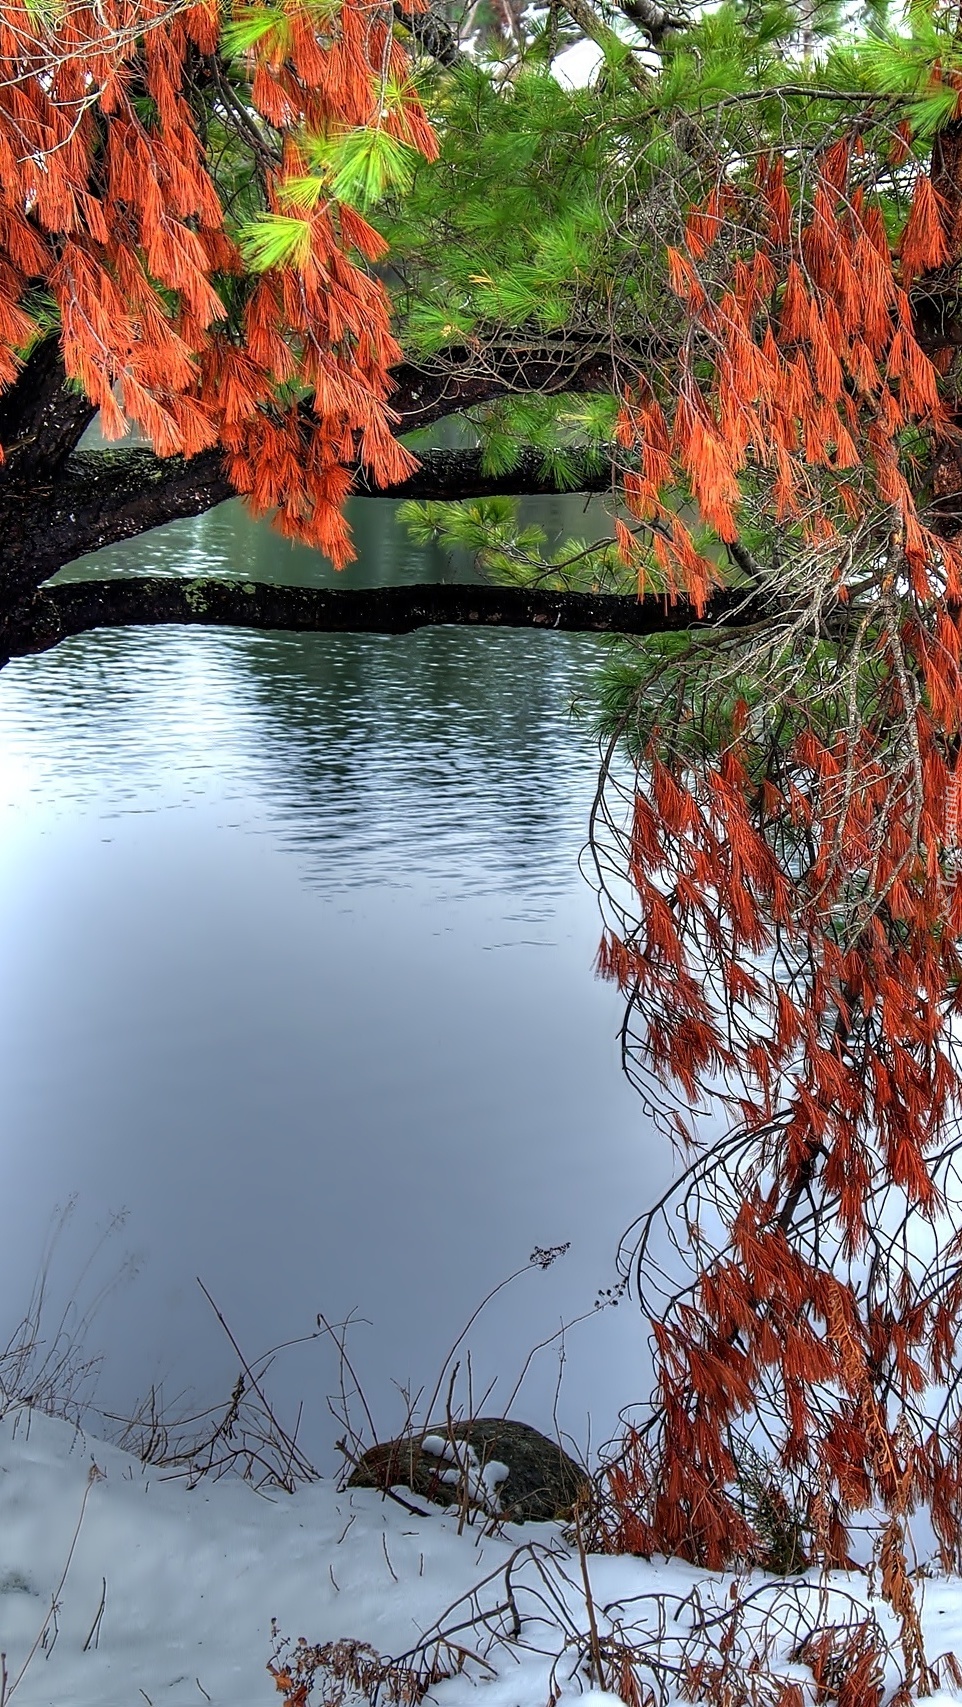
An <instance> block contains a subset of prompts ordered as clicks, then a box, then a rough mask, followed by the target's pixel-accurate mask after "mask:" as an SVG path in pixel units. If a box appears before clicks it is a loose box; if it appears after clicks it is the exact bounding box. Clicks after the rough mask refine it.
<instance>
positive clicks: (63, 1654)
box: [0, 1408, 962, 1707]
mask: <svg viewBox="0 0 962 1707" xmlns="http://www.w3.org/2000/svg"><path fill="white" fill-rule="evenodd" d="M436 1444H440V1445H441V1446H442V1447H445V1448H447V1447H448V1443H447V1442H445V1441H443V1440H440V1437H439V1439H438V1442H437V1443H436ZM437 1455H438V1456H439V1457H442V1458H443V1457H444V1456H445V1454H444V1453H438V1454H437ZM408 1504H409V1505H415V1506H421V1505H422V1502H420V1501H415V1500H414V1499H412V1498H410V1497H409V1501H408ZM493 1527H494V1526H493V1525H492V1524H491V1522H490V1521H489V1520H486V1519H485V1518H484V1517H481V1516H479V1517H478V1518H477V1520H476V1523H475V1526H474V1527H471V1526H470V1525H469V1526H467V1527H462V1529H461V1532H460V1533H459V1514H458V1512H457V1511H456V1510H451V1509H447V1510H442V1509H440V1508H436V1507H431V1506H424V1508H423V1515H420V1514H415V1513H413V1512H412V1511H411V1510H410V1509H408V1508H407V1507H406V1506H405V1505H402V1504H400V1503H397V1502H394V1501H391V1500H386V1499H383V1498H382V1497H381V1496H380V1495H379V1494H378V1493H377V1492H374V1491H369V1490H355V1491H351V1492H341V1491H339V1490H338V1488H337V1487H336V1485H335V1484H334V1483H333V1482H330V1481H323V1482H318V1483H314V1484H311V1485H308V1486H306V1487H304V1488H302V1489H300V1490H299V1491H298V1492H297V1493H295V1494H293V1495H285V1494H280V1493H277V1494H271V1495H269V1496H268V1495H265V1494H264V1493H262V1492H261V1493H258V1492H256V1491H255V1490H254V1489H253V1488H252V1487H251V1486H250V1485H249V1484H248V1483H246V1482H243V1481H240V1480H239V1479H233V1480H232V1479H230V1478H227V1477H224V1478H222V1479H221V1480H219V1481H209V1480H208V1481H201V1482H200V1483H199V1484H198V1485H197V1486H196V1487H194V1488H193V1490H191V1489H190V1488H188V1486H187V1485H186V1483H185V1482H184V1481H183V1480H178V1479H169V1478H165V1476H164V1474H163V1472H158V1471H157V1470H156V1469H155V1468H151V1467H149V1466H147V1467H145V1466H143V1465H141V1464H140V1463H139V1461H137V1460H136V1459H133V1458H131V1457H129V1456H127V1455H126V1454H125V1453H123V1452H121V1451H119V1450H118V1449H117V1448H116V1447H113V1446H110V1445H107V1444H105V1443H104V1442H102V1441H99V1440H95V1439H93V1438H92V1437H90V1436H87V1435H84V1434H82V1433H80V1432H78V1431H77V1430H75V1429H74V1428H72V1427H71V1426H70V1425H69V1424H67V1423H65V1422H61V1421H57V1420H53V1419H51V1418H48V1417H45V1416H41V1415H39V1414H37V1413H35V1412H31V1411H28V1410H26V1409H24V1408H20V1409H18V1410H15V1411H12V1412H8V1413H7V1415H6V1416H5V1417H3V1418H2V1419H0V1648H2V1650H3V1652H4V1653H5V1656H6V1668H7V1675H8V1686H7V1701H8V1702H9V1701H10V1700H11V1698H12V1699H13V1700H14V1701H15V1702H16V1703H17V1704H18V1707H88V1704H89V1707H139V1704H140V1703H141V1702H142V1701H144V1700H146V1701H147V1702H148V1703H149V1704H150V1707H200V1704H201V1703H203V1702H204V1700H205V1699H206V1700H208V1701H210V1702H211V1703H215V1704H222V1707H254V1704H255V1703H268V1702H270V1701H273V1700H278V1699H279V1697H278V1696H277V1695H276V1694H275V1693H274V1685H273V1681H272V1679H271V1677H270V1676H269V1675H268V1673H267V1671H266V1670H265V1667H266V1664H267V1661H268V1660H269V1659H270V1658H271V1655H272V1649H273V1644H272V1627H271V1621H272V1619H276V1620H277V1626H278V1629H279V1631H280V1632H281V1633H282V1634H283V1635H285V1636H288V1637H290V1638H292V1639H293V1640H295V1641H296V1640H297V1638H299V1637H301V1636H304V1637H306V1639H307V1641H308V1642H309V1643H311V1644H315V1643H316V1644H321V1643H328V1642H334V1641H337V1640H338V1639H339V1638H353V1639H356V1640H358V1641H362V1642H366V1643H369V1644H371V1646H372V1647H373V1648H374V1649H376V1650H377V1652H378V1653H380V1654H386V1655H392V1656H398V1655H401V1654H403V1653H406V1652H407V1651H408V1650H410V1649H412V1648H414V1647H415V1646H416V1644H418V1643H419V1642H422V1641H423V1642H425V1643H426V1644H427V1645H428V1647H430V1642H431V1637H432V1634H434V1635H437V1634H439V1633H442V1632H443V1631H447V1632H448V1633H449V1636H450V1639H451V1641H452V1643H455V1644H458V1645H460V1647H461V1649H462V1650H463V1652H462V1654H461V1659H462V1661H463V1663H464V1670H463V1672H462V1673H461V1674H460V1675H455V1676H451V1677H448V1678H446V1679H445V1680H443V1681H441V1682H440V1683H437V1684H435V1686H434V1688H433V1689H432V1690H431V1692H430V1695H429V1697H428V1700H429V1703H431V1704H436V1707H467V1704H468V1703H474V1704H476V1707H545V1703H546V1702H547V1701H548V1699H549V1696H550V1694H551V1691H552V1688H554V1689H556V1690H558V1691H560V1693H561V1696H562V1698H563V1699H565V1700H568V1699H573V1698H575V1697H578V1698H580V1703H581V1707H613V1703H614V1702H615V1701H616V1700H617V1697H615V1696H613V1695H610V1694H608V1693H606V1692H605V1691H602V1690H600V1689H597V1688H593V1687H592V1686H591V1685H592V1680H591V1677H590V1675H589V1671H588V1665H587V1656H588V1653H589V1648H588V1642H587V1631H588V1618H587V1611H586V1601H585V1577H584V1575H583V1574H582V1569H581V1563H580V1561H579V1557H578V1553H577V1550H576V1549H573V1548H572V1546H571V1545H570V1544H568V1543H567V1542H566V1541H565V1539H564V1537H563V1535H562V1532H561V1530H560V1529H559V1527H558V1526H557V1525H552V1524H529V1525H524V1526H510V1525H504V1526H502V1527H500V1528H498V1529H497V1530H496V1532H495V1533H491V1530H492V1528H493ZM586 1572H587V1577H588V1581H589V1583H590V1586H591V1590H592V1598H593V1601H594V1604H595V1617H596V1622H597V1624H598V1628H599V1630H600V1632H601V1636H602V1639H604V1638H606V1637H608V1636H610V1635H611V1634H612V1633H618V1632H620V1634H621V1636H622V1637H623V1638H624V1639H625V1640H626V1641H628V1642H631V1643H636V1644H646V1643H647V1644H648V1651H649V1653H650V1652H652V1651H654V1650H653V1649H652V1647H651V1644H652V1642H656V1641H658V1640H660V1649H659V1651H660V1653H661V1654H662V1656H663V1657H664V1658H666V1659H667V1660H668V1661H669V1662H670V1661H671V1660H672V1659H673V1658H677V1656H678V1654H679V1653H680V1651H681V1647H682V1645H683V1644H684V1643H685V1642H686V1641H689V1642H690V1641H691V1639H692V1632H697V1630H698V1628H699V1627H700V1626H701V1625H703V1623H704V1621H705V1620H706V1617H707V1618H710V1617H712V1616H714V1615H715V1614H716V1613H718V1614H721V1615H722V1616H727V1612H728V1609H730V1607H731V1605H732V1604H733V1603H732V1600H731V1598H730V1591H731V1585H732V1583H733V1581H735V1579H733V1578H729V1577H725V1576H720V1575H713V1574H712V1573H709V1572H706V1571H699V1570H697V1569H695V1568H694V1567H692V1566H688V1565H685V1564H682V1563H679V1562H678V1561H665V1560H654V1561H652V1562H650V1563H648V1562H646V1561H644V1560H640V1559H633V1558H616V1557H610V1556H601V1555H591V1556H589V1557H588V1558H587V1560H586ZM506 1573H508V1576H509V1577H510V1581H511V1585H512V1590H513V1601H514V1607H515V1609H516V1612H517V1618H518V1621H519V1624H520V1629H519V1630H518V1631H517V1632H516V1633H513V1632H512V1629H511V1623H512V1619H511V1615H510V1612H509V1610H508V1604H507V1602H506V1591H505V1583H506ZM920 1586H921V1588H922V1589H923V1590H924V1595H923V1620H924V1625H925V1629H926V1635H927V1640H928V1644H929V1650H930V1658H932V1657H934V1656H936V1655H938V1654H940V1653H942V1652H944V1651H945V1650H946V1649H953V1648H954V1649H955V1650H956V1652H962V1583H960V1582H958V1581H955V1580H948V1579H944V1578H937V1577H927V1578H925V1580H924V1581H923V1582H922V1583H921V1585H920ZM739 1591H740V1593H741V1595H742V1596H743V1597H744V1598H745V1599H746V1603H747V1604H748V1607H749V1610H748V1611H747V1613H746V1615H745V1628H746V1630H747V1631H748V1632H749V1633H751V1631H753V1630H754V1631H757V1630H758V1629H760V1628H761V1626H762V1623H763V1621H764V1620H765V1619H767V1620H768V1625H769V1628H770V1630H771V1631H773V1632H775V1634H774V1635H773V1637H772V1641H773V1645H774V1650H775V1651H776V1658H777V1662H778V1667H779V1670H780V1671H781V1672H782V1673H783V1674H784V1675H785V1676H794V1677H796V1678H797V1679H798V1680H799V1681H800V1682H803V1683H805V1682H807V1683H808V1685H809V1686H810V1685H811V1677H810V1674H809V1673H808V1672H807V1671H806V1670H805V1668H804V1667H803V1666H800V1665H799V1664H797V1663H796V1664H792V1662H791V1661H790V1659H789V1657H788V1656H789V1651H790V1649H791V1646H792V1643H793V1641H797V1640H798V1637H799V1633H800V1632H803V1631H804V1629H805V1628H810V1627H811V1625H812V1623H813V1622H814V1621H815V1619H816V1616H817V1617H820V1618H826V1617H827V1618H828V1619H829V1620H831V1619H832V1618H835V1617H843V1618H844V1617H848V1616H850V1615H851V1612H852V1609H853V1606H854V1607H855V1608H856V1609H861V1608H863V1607H868V1606H870V1605H872V1606H873V1609H874V1611H875V1614H876V1616H877V1617H878V1619H879V1622H880V1623H881V1624H882V1626H883V1628H884V1629H885V1631H886V1633H887V1634H888V1635H890V1636H891V1634H892V1626H891V1621H890V1619H889V1618H888V1615H887V1613H886V1611H885V1609H884V1608H882V1607H880V1606H879V1605H878V1604H875V1603H872V1602H871V1601H870V1595H869V1587H868V1581H867V1579H866V1578H865V1577H864V1576H863V1575H860V1574H855V1573H853V1574H852V1575H851V1576H846V1575H841V1574H836V1575H834V1576H832V1577H831V1578H829V1579H821V1578H819V1577H818V1576H817V1575H815V1574H814V1573H813V1574H811V1575H810V1576H809V1577H806V1578H803V1579H795V1580H794V1581H793V1582H792V1583H790V1584H788V1585H785V1584H783V1583H780V1582H779V1581H777V1580H776V1579H771V1580H766V1579H764V1578H762V1577H760V1576H757V1575H756V1576H754V1577H743V1578H741V1579H739ZM54 1602H55V1603H56V1610H55V1612H53V1613H51V1605H52V1603H54ZM499 1608H500V1610H499ZM793 1609H794V1610H793ZM479 1610H480V1611H481V1612H484V1613H486V1614H487V1617H486V1619H485V1620H484V1621H482V1620H480V1619H479V1618H478V1617H477V1613H478V1611H479ZM666 1610H667V1619H665V1620H664V1622H663V1628H662V1635H661V1637H660V1639H659V1638H658V1627H659V1626H658V1620H659V1616H660V1615H662V1616H663V1615H664V1613H665V1611H666ZM31 1651H33V1653H32V1658H29V1663H27V1664H26V1669H25V1670H24V1671H23V1672H22V1676H20V1673H21V1670H22V1668H23V1667H24V1664H25V1662H27V1661H28V1657H29V1656H30V1655H31ZM466 1656H467V1657H466ZM641 1675H642V1677H645V1676H648V1675H649V1674H647V1673H644V1672H643V1673H641ZM609 1681H610V1679H609ZM887 1681H888V1682H889V1684H890V1686H892V1687H894V1684H895V1682H896V1681H897V1677H896V1673H895V1671H894V1667H893V1669H892V1673H891V1676H890V1678H889V1679H888V1680H887ZM322 1686H323V1678H321V1677H319V1678H318V1681H317V1683H316V1685H315V1691H314V1694H313V1696H312V1698H311V1699H312V1702H316V1703H319V1702H320V1701H321V1699H322V1696H323V1687H322ZM671 1695H672V1698H674V1691H671ZM812 1698H813V1697H812V1693H811V1689H810V1687H809V1688H808V1689H807V1690H806V1699H807V1700H812ZM385 1699H386V1697H385ZM955 1699H957V1697H955V1696H953V1695H952V1694H951V1693H948V1692H946V1691H945V1690H943V1691H942V1693H940V1694H936V1695H934V1696H931V1697H929V1700H930V1701H931V1703H932V1707H948V1703H949V1702H950V1701H952V1700H955Z"/></svg>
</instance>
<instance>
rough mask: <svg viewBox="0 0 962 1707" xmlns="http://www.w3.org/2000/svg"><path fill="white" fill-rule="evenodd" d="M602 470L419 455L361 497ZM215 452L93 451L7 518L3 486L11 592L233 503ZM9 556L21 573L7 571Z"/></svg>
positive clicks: (470, 493)
mask: <svg viewBox="0 0 962 1707" xmlns="http://www.w3.org/2000/svg"><path fill="white" fill-rule="evenodd" d="M614 478H615V475H614V471H613V469H612V467H611V465H610V464H609V463H608V462H604V463H602V464H601V465H600V466H594V467H586V468H585V469H584V470H582V471H581V472H579V474H578V475H577V478H576V480H575V481H574V482H573V483H572V484H571V485H570V486H569V487H568V488H562V487H559V485H558V483H557V481H555V480H553V479H551V478H550V477H548V476H546V475H545V474H544V472H543V468H542V457H541V455H540V453H539V452H537V451H535V450H531V449H524V450H522V452H521V454H520V456H519V458H518V462H517V465H516V467H515V468H514V469H513V470H512V471H511V472H510V473H508V474H500V475H493V474H486V473H485V471H484V468H483V466H482V459H481V452H480V451H478V450H428V451H424V452H422V455H421V466H420V468H419V469H418V470H417V472H416V473H415V474H413V475H411V477H410V478H409V479H407V480H405V481H403V482H400V483H399V484H398V485H396V486H392V487H388V488H381V487H377V486H372V485H370V483H369V482H368V481H366V480H365V479H364V477H363V475H361V474H359V476H358V482H357V491H358V493H359V494H360V495H361V496H367V497H382V498H420V499H455V498H491V497H496V496H498V495H499V494H511V495H515V496H530V497H553V496H556V495H557V494H558V493H559V492H561V491H562V490H566V489H567V490H574V491H578V492H603V491H606V490H607V489H608V488H609V487H610V486H611V484H612V481H613V479H614ZM233 495H234V489H233V487H232V486H231V484H230V481H229V480H228V479H227V476H226V474H225V473H224V468H223V464H222V462H221V457H220V453H219V452H218V451H205V452H203V454H202V455H200V456H195V457H192V458H191V459H190V461H187V462H185V461H184V459H183V457H168V458H161V457H158V456H155V455H154V453H153V451H151V450H142V449H136V450H124V451H107V452H103V451H91V452H85V453H83V454H82V455H77V456H74V457H72V458H71V460H70V461H69V462H68V463H67V465H66V467H65V469H64V470H63V473H62V475H61V476H60V477H59V478H58V479H57V480H56V481H55V482H50V483H49V484H48V485H47V486H45V487H42V488H40V489H39V490H37V489H32V490H29V491H24V492H21V491H17V490H15V493H14V494H13V495H12V497H13V501H12V503H11V504H10V511H11V514H10V517H9V520H8V519H7V516H6V514H5V510H6V506H5V505H4V504H3V502H2V499H3V496H4V494H3V491H2V488H0V530H2V534H3V540H4V547H3V551H4V568H5V582H6V585H7V587H9V588H12V590H13V591H15V592H17V593H21V592H24V591H25V590H26V589H27V587H34V586H38V585H39V584H40V583H41V582H42V581H45V580H47V579H49V577H50V576H51V575H54V574H56V572H57V570H58V569H60V568H62V567H63V565H64V564H65V563H69V562H71V561H73V559H74V558H77V557H83V556H84V555H86V554H87V553H88V552H91V551H99V550H100V549H101V548H102V547H103V546H105V545H114V544H116V543H117V542H118V541H120V540H125V539H135V538H137V537H138V536H139V535H140V534H142V533H146V532H147V531H148V530H149V529H150V528H155V527H160V526H161V525H162V524H163V523H165V522H173V521H180V520H182V519H183V518H184V517H188V516H198V515H202V514H204V513H205V512H206V511H207V510H210V509H212V508H213V506H214V505H215V504H220V503H222V502H223V500H224V499H225V498H230V497H233ZM15 558H20V559H21V561H22V564H23V572H22V574H21V576H20V578H19V581H17V580H15V579H14V575H13V573H12V570H13V565H14V561H15Z"/></svg>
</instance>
